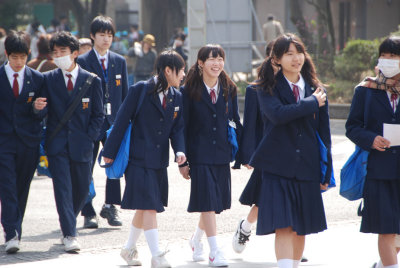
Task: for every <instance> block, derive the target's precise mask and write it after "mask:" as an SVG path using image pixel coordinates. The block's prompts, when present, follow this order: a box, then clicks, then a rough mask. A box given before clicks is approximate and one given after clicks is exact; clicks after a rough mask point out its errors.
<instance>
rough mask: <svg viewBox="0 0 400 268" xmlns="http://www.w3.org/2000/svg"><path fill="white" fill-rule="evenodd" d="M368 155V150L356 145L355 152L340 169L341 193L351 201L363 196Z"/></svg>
mask: <svg viewBox="0 0 400 268" xmlns="http://www.w3.org/2000/svg"><path fill="white" fill-rule="evenodd" d="M368 155H369V152H368V151H365V150H363V149H361V148H360V147H358V146H356V149H355V151H354V153H353V154H352V155H351V156H350V157H349V159H348V160H347V162H346V163H345V164H344V166H343V168H342V170H341V171H340V195H341V196H343V197H344V198H346V199H348V200H350V201H354V200H357V199H360V198H362V194H363V190H364V182H365V177H366V176H367V164H368Z"/></svg>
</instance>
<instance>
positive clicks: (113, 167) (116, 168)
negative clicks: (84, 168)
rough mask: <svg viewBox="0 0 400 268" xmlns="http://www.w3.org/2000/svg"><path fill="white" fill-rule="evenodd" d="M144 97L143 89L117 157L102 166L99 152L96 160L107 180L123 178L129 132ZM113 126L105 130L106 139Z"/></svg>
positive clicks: (129, 140)
mask: <svg viewBox="0 0 400 268" xmlns="http://www.w3.org/2000/svg"><path fill="white" fill-rule="evenodd" d="M145 95H146V90H145V88H144V89H143V90H142V91H141V92H140V96H139V100H138V103H137V106H136V110H135V115H134V117H133V121H132V122H130V123H129V125H128V128H127V129H126V131H125V134H124V138H123V139H122V142H121V145H120V147H119V149H118V153H117V156H116V157H115V159H114V161H113V162H112V163H109V164H102V163H101V158H102V156H103V150H101V152H100V155H99V158H98V159H97V161H98V163H99V165H100V167H102V168H105V169H106V175H107V178H109V179H119V178H121V177H123V176H124V173H125V170H126V167H127V166H128V162H129V146H130V142H131V132H132V124H133V122H134V120H135V118H136V116H137V114H138V112H139V109H140V106H141V105H142V103H143V99H144V96H145ZM112 128H113V126H111V127H110V128H109V129H108V130H107V138H108V136H109V135H110V133H111V131H112Z"/></svg>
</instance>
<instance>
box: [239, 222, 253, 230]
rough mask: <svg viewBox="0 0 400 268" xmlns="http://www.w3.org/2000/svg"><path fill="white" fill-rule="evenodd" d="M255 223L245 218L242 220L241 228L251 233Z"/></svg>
mask: <svg viewBox="0 0 400 268" xmlns="http://www.w3.org/2000/svg"><path fill="white" fill-rule="evenodd" d="M252 225H253V224H252V223H251V222H249V221H248V220H247V219H245V220H244V221H242V225H241V226H240V228H241V229H242V230H243V231H245V232H246V233H250V232H251V226H252Z"/></svg>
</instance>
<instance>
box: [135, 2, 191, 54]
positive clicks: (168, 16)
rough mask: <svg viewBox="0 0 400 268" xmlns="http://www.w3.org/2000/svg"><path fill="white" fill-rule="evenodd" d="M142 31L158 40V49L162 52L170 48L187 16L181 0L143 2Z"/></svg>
mask: <svg viewBox="0 0 400 268" xmlns="http://www.w3.org/2000/svg"><path fill="white" fill-rule="evenodd" d="M141 12H142V18H143V19H142V29H143V31H144V32H145V34H147V33H149V34H152V35H154V37H155V38H156V49H157V51H161V50H163V49H164V48H166V47H168V46H169V41H170V39H171V37H172V36H173V34H174V30H175V28H177V27H183V25H184V21H185V14H184V13H183V12H182V8H181V3H180V1H179V0H162V1H160V0H144V1H142V11H141Z"/></svg>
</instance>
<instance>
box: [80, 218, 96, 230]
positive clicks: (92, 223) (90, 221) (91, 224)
mask: <svg viewBox="0 0 400 268" xmlns="http://www.w3.org/2000/svg"><path fill="white" fill-rule="evenodd" d="M83 228H85V229H97V228H99V223H98V221H97V217H96V216H85V220H84V223H83Z"/></svg>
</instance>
